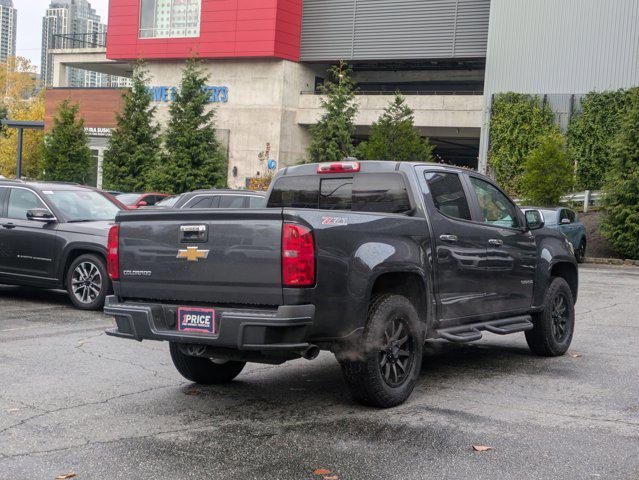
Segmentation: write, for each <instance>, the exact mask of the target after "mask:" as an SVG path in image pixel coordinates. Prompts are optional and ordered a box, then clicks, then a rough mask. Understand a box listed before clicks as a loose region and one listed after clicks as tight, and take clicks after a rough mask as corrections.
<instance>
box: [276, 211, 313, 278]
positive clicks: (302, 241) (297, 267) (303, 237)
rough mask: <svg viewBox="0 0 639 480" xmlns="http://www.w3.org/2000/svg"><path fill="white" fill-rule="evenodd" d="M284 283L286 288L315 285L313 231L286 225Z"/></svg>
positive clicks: (292, 224)
mask: <svg viewBox="0 0 639 480" xmlns="http://www.w3.org/2000/svg"><path fill="white" fill-rule="evenodd" d="M282 283H283V284H284V286H285V287H312V286H313V285H315V240H314V239H313V234H312V233H311V231H310V230H309V229H308V228H306V227H303V226H302V225H297V224H295V223H285V224H284V230H283V232H282Z"/></svg>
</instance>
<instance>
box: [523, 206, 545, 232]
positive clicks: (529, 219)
mask: <svg viewBox="0 0 639 480" xmlns="http://www.w3.org/2000/svg"><path fill="white" fill-rule="evenodd" d="M526 224H527V225H528V230H539V229H540V228H543V227H544V225H545V224H546V222H545V221H544V215H543V214H542V213H541V212H540V211H539V210H526Z"/></svg>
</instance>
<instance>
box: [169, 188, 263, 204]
mask: <svg viewBox="0 0 639 480" xmlns="http://www.w3.org/2000/svg"><path fill="white" fill-rule="evenodd" d="M264 207H266V192H257V191H253V190H195V191H193V192H189V193H184V194H182V195H180V198H179V199H178V200H177V201H176V202H175V205H174V206H173V208H264Z"/></svg>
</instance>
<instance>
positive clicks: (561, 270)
mask: <svg viewBox="0 0 639 480" xmlns="http://www.w3.org/2000/svg"><path fill="white" fill-rule="evenodd" d="M552 277H560V278H563V279H564V280H566V282H567V283H568V286H569V287H570V291H571V292H572V298H573V301H574V302H575V303H576V302H577V294H578V293H579V274H578V271H577V267H576V266H575V265H574V264H573V263H570V262H556V263H554V264H552V265H551V266H550V272H549V278H548V283H550V281H551V279H552Z"/></svg>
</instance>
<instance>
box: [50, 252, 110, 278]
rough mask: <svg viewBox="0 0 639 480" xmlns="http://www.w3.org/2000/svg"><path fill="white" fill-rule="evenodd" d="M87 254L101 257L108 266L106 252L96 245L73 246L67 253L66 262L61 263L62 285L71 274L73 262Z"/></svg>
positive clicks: (65, 255)
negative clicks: (69, 273) (70, 268)
mask: <svg viewBox="0 0 639 480" xmlns="http://www.w3.org/2000/svg"><path fill="white" fill-rule="evenodd" d="M86 254H93V255H97V256H99V257H101V258H102V260H104V262H105V264H106V257H107V252H106V250H104V249H101V248H100V247H98V246H95V245H73V246H71V247H69V248H68V249H67V250H66V251H65V254H64V260H63V261H62V262H60V266H61V272H60V278H61V280H62V285H65V284H66V281H67V274H68V272H69V267H70V266H71V263H73V261H74V260H75V259H76V258H78V257H80V256H82V255H86Z"/></svg>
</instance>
